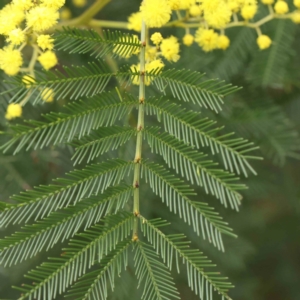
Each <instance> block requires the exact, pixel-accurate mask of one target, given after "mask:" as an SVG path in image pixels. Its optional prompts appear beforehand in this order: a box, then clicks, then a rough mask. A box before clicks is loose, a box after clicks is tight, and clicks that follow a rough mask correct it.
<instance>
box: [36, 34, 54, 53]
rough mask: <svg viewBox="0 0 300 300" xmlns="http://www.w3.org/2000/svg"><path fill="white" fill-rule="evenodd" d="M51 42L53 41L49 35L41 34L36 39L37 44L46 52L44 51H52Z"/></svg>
mask: <svg viewBox="0 0 300 300" xmlns="http://www.w3.org/2000/svg"><path fill="white" fill-rule="evenodd" d="M53 41H54V39H53V38H51V36H50V35H49V34H41V35H39V36H38V38H37V44H38V46H39V47H40V48H42V49H43V50H46V49H49V50H52V49H53Z"/></svg>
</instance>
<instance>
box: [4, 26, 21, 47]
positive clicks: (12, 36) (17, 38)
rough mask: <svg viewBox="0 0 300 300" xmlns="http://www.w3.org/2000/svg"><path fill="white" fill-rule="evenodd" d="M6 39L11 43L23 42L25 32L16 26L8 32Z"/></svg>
mask: <svg viewBox="0 0 300 300" xmlns="http://www.w3.org/2000/svg"><path fill="white" fill-rule="evenodd" d="M7 41H8V42H10V43H11V44H12V45H16V46H17V45H20V44H22V43H24V42H25V33H24V32H23V30H21V29H20V28H16V29H14V30H13V31H11V32H10V33H9V34H8V37H7Z"/></svg>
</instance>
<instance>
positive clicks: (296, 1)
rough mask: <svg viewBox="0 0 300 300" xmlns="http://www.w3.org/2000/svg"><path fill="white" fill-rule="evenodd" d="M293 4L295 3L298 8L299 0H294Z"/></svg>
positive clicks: (299, 6)
mask: <svg viewBox="0 0 300 300" xmlns="http://www.w3.org/2000/svg"><path fill="white" fill-rule="evenodd" d="M294 5H295V6H296V7H297V8H300V0H294Z"/></svg>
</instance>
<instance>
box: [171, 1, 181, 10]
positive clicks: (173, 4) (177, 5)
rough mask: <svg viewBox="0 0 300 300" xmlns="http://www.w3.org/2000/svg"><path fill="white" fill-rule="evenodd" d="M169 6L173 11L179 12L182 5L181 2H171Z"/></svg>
mask: <svg viewBox="0 0 300 300" xmlns="http://www.w3.org/2000/svg"><path fill="white" fill-rule="evenodd" d="M169 5H170V7H171V9H172V10H179V9H180V5H181V0H169Z"/></svg>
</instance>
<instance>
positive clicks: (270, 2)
mask: <svg viewBox="0 0 300 300" xmlns="http://www.w3.org/2000/svg"><path fill="white" fill-rule="evenodd" d="M261 2H262V3H263V4H266V5H270V4H273V3H274V2H275V0H261Z"/></svg>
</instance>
